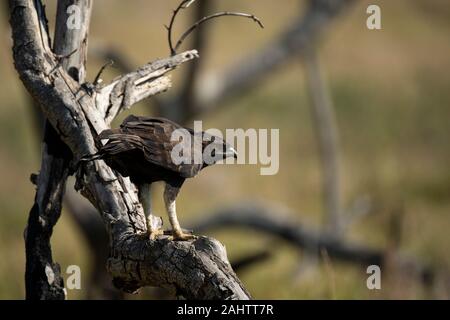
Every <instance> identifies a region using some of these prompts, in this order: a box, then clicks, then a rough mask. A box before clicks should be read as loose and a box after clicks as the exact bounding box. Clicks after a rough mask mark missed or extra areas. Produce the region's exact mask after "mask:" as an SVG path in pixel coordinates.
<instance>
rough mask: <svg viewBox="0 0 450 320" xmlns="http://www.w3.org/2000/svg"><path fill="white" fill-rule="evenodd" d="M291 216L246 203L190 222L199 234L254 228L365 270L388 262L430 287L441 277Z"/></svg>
mask: <svg viewBox="0 0 450 320" xmlns="http://www.w3.org/2000/svg"><path fill="white" fill-rule="evenodd" d="M292 216H295V215H294V214H290V213H289V212H288V211H287V210H285V209H283V208H280V207H279V206H271V205H268V204H265V205H261V204H255V203H243V204H241V205H237V206H233V207H229V208H224V209H219V210H217V211H215V212H213V213H210V214H204V215H202V220H201V221H197V222H193V223H191V224H190V228H192V229H193V230H196V231H197V232H204V231H206V230H208V231H210V230H214V229H219V228H230V227H237V228H251V229H255V230H258V231H262V232H265V233H268V234H272V235H276V236H278V237H280V238H281V239H284V240H286V241H288V242H289V243H290V244H292V245H294V246H296V247H298V248H300V249H302V250H305V252H307V253H309V254H314V255H317V254H320V251H321V250H326V252H327V253H328V255H329V256H330V257H331V258H335V259H339V260H342V261H346V262H350V263H357V264H360V265H362V266H363V267H367V266H369V265H372V264H375V265H379V266H383V265H386V263H387V259H389V263H392V264H394V265H396V266H397V267H398V268H399V269H400V270H403V271H404V272H410V273H411V274H413V275H417V276H418V277H419V278H420V279H421V280H422V281H424V282H425V283H427V284H429V283H431V282H432V280H433V279H434V277H435V276H436V275H437V274H438V272H437V271H435V270H433V269H432V268H431V267H429V266H426V265H424V264H422V263H420V262H418V261H416V260H414V259H411V258H409V257H405V256H403V255H399V254H397V255H395V257H392V256H389V257H388V255H387V253H385V252H384V251H381V250H377V249H372V248H368V247H366V246H363V245H358V244H354V243H349V242H346V241H344V240H339V239H336V237H334V236H333V235H332V234H329V233H328V232H319V231H312V230H311V228H307V227H305V226H303V225H301V224H300V223H299V222H298V221H297V220H295V219H293V218H292ZM204 217H209V218H204Z"/></svg>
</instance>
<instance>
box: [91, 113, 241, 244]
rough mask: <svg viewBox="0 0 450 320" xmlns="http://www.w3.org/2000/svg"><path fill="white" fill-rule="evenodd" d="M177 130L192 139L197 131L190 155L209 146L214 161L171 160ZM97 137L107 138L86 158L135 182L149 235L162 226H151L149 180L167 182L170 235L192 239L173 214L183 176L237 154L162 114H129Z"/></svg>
mask: <svg viewBox="0 0 450 320" xmlns="http://www.w3.org/2000/svg"><path fill="white" fill-rule="evenodd" d="M180 129H181V130H180ZM177 130H180V132H187V134H188V135H190V137H188V138H192V141H194V135H195V134H200V135H201V138H200V139H201V140H200V143H197V144H195V143H192V144H190V146H191V151H192V155H194V154H196V155H199V154H200V155H203V151H204V150H205V148H208V150H212V156H213V162H211V160H208V161H204V160H203V157H202V158H200V161H194V160H192V161H191V162H190V163H185V162H181V163H180V162H179V161H174V159H173V153H172V151H173V150H174V148H175V147H176V146H177V145H179V144H180V140H177V139H174V138H173V134H174V132H175V131H177ZM97 140H98V141H97V142H100V143H99V145H102V143H101V141H103V140H108V141H107V143H106V144H105V145H102V146H101V147H100V148H99V150H98V152H97V153H96V154H95V155H93V156H91V157H89V160H95V159H103V160H105V162H106V163H107V164H108V165H109V166H110V167H111V168H113V169H114V170H117V171H118V172H119V173H120V174H121V175H123V176H125V177H130V179H131V181H132V182H133V183H135V184H137V185H138V187H139V198H140V201H141V203H142V205H143V207H144V212H145V214H146V216H147V229H148V233H149V237H150V238H151V239H154V238H155V237H156V236H157V235H159V234H161V233H162V230H154V227H152V222H151V221H152V220H151V219H152V211H151V201H150V185H151V183H153V182H156V181H164V182H165V183H166V185H165V190H164V202H165V205H166V209H167V213H168V216H169V221H170V224H171V225H172V229H173V231H172V234H173V239H174V240H187V239H191V238H193V236H192V235H190V234H187V233H184V232H183V231H182V229H181V227H180V224H179V222H178V218H177V214H176V204H175V199H176V197H177V195H178V192H179V191H180V188H181V186H182V185H183V182H184V180H185V179H187V178H192V177H194V176H196V175H197V174H198V173H199V172H200V170H202V169H203V168H205V167H207V166H209V165H212V164H214V163H215V162H217V161H218V160H223V159H225V158H227V157H235V158H236V157H237V154H236V151H235V150H234V149H233V148H232V147H231V146H230V145H229V144H227V143H226V142H224V141H223V139H221V138H219V137H216V136H211V135H208V134H207V133H204V132H201V133H200V132H199V133H194V131H193V130H192V129H189V128H184V127H182V126H180V125H178V124H176V123H175V122H173V121H170V120H168V119H164V118H150V117H141V116H134V115H131V116H129V117H127V118H126V119H125V120H124V121H123V123H122V124H121V125H120V128H118V129H111V130H105V131H103V132H102V133H101V134H100V135H99V136H98V138H97ZM188 140H189V139H188ZM196 141H198V140H196ZM185 142H186V141H185ZM193 157H194V156H192V158H193ZM197 159H198V158H197ZM214 161H215V162H214Z"/></svg>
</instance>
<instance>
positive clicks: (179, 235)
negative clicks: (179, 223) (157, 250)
mask: <svg viewBox="0 0 450 320" xmlns="http://www.w3.org/2000/svg"><path fill="white" fill-rule="evenodd" d="M197 238H198V237H197V236H196V235H193V234H190V233H184V232H182V231H179V232H178V231H173V233H172V236H170V237H169V239H170V240H173V241H189V240H195V239H197Z"/></svg>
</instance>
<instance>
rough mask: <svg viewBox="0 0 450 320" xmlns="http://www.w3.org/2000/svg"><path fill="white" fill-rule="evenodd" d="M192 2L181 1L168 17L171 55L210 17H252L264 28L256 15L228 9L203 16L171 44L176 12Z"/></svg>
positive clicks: (188, 0)
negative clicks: (169, 17) (170, 16)
mask: <svg viewBox="0 0 450 320" xmlns="http://www.w3.org/2000/svg"><path fill="white" fill-rule="evenodd" d="M193 2H195V0H183V1H181V3H180V4H179V5H178V7H177V8H176V9H175V10H174V11H173V14H172V18H171V19H170V23H169V26H166V28H167V32H168V40H169V48H170V53H171V55H175V54H176V53H177V51H178V49H179V48H180V46H181V45H182V44H183V42H184V40H185V39H186V38H187V37H188V36H189V35H190V34H191V33H192V32H193V31H194V30H195V29H197V28H198V27H199V26H200V25H202V24H203V23H205V22H207V21H209V20H212V19H216V18H220V17H224V16H235V17H243V18H249V19H252V20H253V21H255V22H256V23H257V24H258V25H259V26H260V27H261V28H264V25H263V23H262V22H261V20H260V19H259V18H258V17H256V16H255V15H253V14H248V13H243V12H229V11H224V12H218V13H215V14H212V15H209V16H206V17H203V18H201V19H200V20H198V21H196V22H195V23H194V24H193V25H191V26H190V27H189V28H188V29H187V30H186V31H185V32H184V33H183V34H182V35H181V37H180V39H179V40H178V41H177V43H176V44H175V46H174V45H173V39H172V30H173V26H174V24H175V20H176V17H177V15H178V13H179V12H180V11H181V9H186V8H188V7H189V6H190V5H191V4H192V3H193Z"/></svg>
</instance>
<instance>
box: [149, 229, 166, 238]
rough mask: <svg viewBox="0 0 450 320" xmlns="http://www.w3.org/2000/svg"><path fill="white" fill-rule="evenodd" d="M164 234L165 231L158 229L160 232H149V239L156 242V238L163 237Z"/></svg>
mask: <svg viewBox="0 0 450 320" xmlns="http://www.w3.org/2000/svg"><path fill="white" fill-rule="evenodd" d="M163 234H164V230H162V229H158V230H152V231H149V232H147V235H148V238H149V239H150V240H155V239H156V238H158V236H161V235H163Z"/></svg>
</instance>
